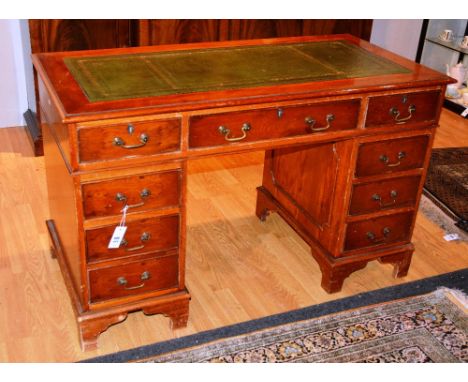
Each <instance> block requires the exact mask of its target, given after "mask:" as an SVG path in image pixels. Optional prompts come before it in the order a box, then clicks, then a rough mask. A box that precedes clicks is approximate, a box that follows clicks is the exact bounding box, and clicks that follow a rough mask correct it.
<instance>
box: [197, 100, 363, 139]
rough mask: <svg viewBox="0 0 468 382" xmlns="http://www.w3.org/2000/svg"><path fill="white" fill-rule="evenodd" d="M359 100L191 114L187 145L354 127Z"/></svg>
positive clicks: (282, 136)
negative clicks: (200, 114)
mask: <svg viewBox="0 0 468 382" xmlns="http://www.w3.org/2000/svg"><path fill="white" fill-rule="evenodd" d="M359 105H360V101H359V100H348V101H337V102H329V103H321V104H313V105H300V106H284V107H276V108H270V109H262V110H253V111H241V112H230V113H221V114H215V115H207V116H206V115H203V116H194V117H192V118H191V119H190V133H189V146H190V147H191V148H197V147H207V146H219V145H225V144H229V143H236V142H255V141H259V140H268V139H275V138H285V137H292V136H297V135H306V134H319V133H320V132H324V131H328V132H329V131H339V130H347V129H354V128H355V127H356V123H357V118H358V112H359Z"/></svg>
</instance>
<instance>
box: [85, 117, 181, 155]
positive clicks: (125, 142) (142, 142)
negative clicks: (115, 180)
mask: <svg viewBox="0 0 468 382" xmlns="http://www.w3.org/2000/svg"><path fill="white" fill-rule="evenodd" d="M178 150H180V119H177V118H174V119H164V120H151V121H137V122H128V123H118V124H115V125H108V126H99V127H81V128H80V129H79V130H78V153H79V161H80V162H94V161H102V160H109V159H123V158H130V157H141V156H146V155H154V154H161V153H166V152H172V151H178Z"/></svg>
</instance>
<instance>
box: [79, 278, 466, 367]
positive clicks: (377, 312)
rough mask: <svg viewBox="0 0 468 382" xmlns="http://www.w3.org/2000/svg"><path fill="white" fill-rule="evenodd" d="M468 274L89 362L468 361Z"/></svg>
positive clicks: (235, 326) (302, 310)
mask: <svg viewBox="0 0 468 382" xmlns="http://www.w3.org/2000/svg"><path fill="white" fill-rule="evenodd" d="M467 278H468V269H464V270H461V271H456V272H452V273H449V274H445V275H441V276H435V277H432V278H428V279H424V280H422V281H416V282H411V283H407V284H402V285H397V286H394V287H389V288H384V289H382V290H379V291H373V292H367V293H363V294H361V295H356V296H352V297H349V298H345V299H341V300H336V301H332V302H328V303H324V304H319V305H316V306H313V307H308V308H303V309H299V310H297V311H293V312H286V313H282V314H279V315H276V316H270V317H265V318H262V319H259V320H253V321H252V322H247V323H241V324H237V325H232V326H230V327H225V328H219V329H215V330H212V331H208V332H204V333H198V334H195V335H192V336H188V337H185V338H178V339H175V340H170V341H166V342H163V343H160V344H153V345H148V346H144V347H141V348H137V349H131V350H128V351H124V352H120V353H115V354H110V355H107V356H102V357H98V358H94V359H90V360H87V361H84V362H154V363H161V362H175V363H177V362H183V363H193V362H198V363H200V362H201V363H238V362H239V363H241V362H255V363H260V362H262V363H263V362H280V363H285V362H309V363H310V362H330V363H331V362H363V363H384V362H387V363H388V362H398V363H410V362H411V363H413V362H422V363H436V362H437V363H440V362H444V363H446V362H457V363H460V362H467V361H468V316H467V313H468V297H467V296H466V294H465V293H463V292H462V291H461V290H460V289H464V290H465V292H466V288H468V283H467ZM437 284H439V285H444V284H445V285H447V284H452V285H451V287H455V288H456V289H449V288H447V287H438V286H435V285H437ZM434 286H435V287H434ZM428 289H432V292H430V293H426V292H427V291H428ZM434 289H436V290H434ZM421 293H424V294H421ZM392 295H393V296H395V298H397V299H396V300H393V299H391V298H390V299H389V298H388V297H389V296H392ZM405 295H409V296H411V297H406V296H405ZM379 301H380V302H379ZM364 303H366V304H364ZM350 304H351V306H352V305H353V304H354V306H356V305H361V306H360V307H358V308H351V309H347V308H349V306H350ZM340 308H341V309H342V310H339V309H340ZM343 308H345V309H344V310H343ZM320 312H321V313H322V314H321V315H319V314H317V313H320ZM330 312H333V313H330ZM328 313H330V314H328ZM278 323H280V324H278ZM275 324H276V325H275ZM253 328H256V330H252V329H253Z"/></svg>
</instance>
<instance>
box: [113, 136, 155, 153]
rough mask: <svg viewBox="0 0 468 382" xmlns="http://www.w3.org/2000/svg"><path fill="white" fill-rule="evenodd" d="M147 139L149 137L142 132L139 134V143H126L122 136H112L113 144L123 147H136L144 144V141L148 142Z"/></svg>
mask: <svg viewBox="0 0 468 382" xmlns="http://www.w3.org/2000/svg"><path fill="white" fill-rule="evenodd" d="M148 140H149V137H148V136H147V135H146V134H145V133H143V134H141V135H140V142H141V143H138V144H136V145H126V144H125V141H124V140H123V139H122V138H120V137H115V138H114V145H115V146H118V147H121V148H123V149H137V148H139V147H143V146H145V145H146V143H148Z"/></svg>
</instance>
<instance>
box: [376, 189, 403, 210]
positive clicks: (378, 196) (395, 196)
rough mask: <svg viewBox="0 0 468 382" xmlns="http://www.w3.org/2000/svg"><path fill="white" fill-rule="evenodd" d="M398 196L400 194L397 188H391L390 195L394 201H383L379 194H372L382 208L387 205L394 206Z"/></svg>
mask: <svg viewBox="0 0 468 382" xmlns="http://www.w3.org/2000/svg"><path fill="white" fill-rule="evenodd" d="M397 196H398V192H397V191H396V190H391V191H390V197H391V198H392V201H391V202H390V203H382V197H381V196H380V195H379V194H374V195H372V200H375V201H376V202H379V205H380V208H386V207H390V206H393V205H394V204H395V203H396V198H397Z"/></svg>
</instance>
